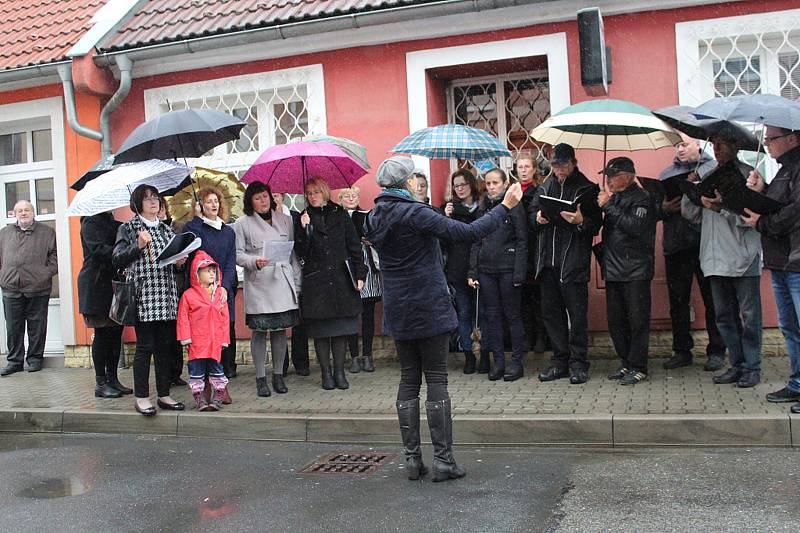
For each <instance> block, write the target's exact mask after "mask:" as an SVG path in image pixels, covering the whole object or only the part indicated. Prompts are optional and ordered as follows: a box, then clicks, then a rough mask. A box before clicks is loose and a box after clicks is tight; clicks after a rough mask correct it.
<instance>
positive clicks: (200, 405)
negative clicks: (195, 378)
mask: <svg viewBox="0 0 800 533" xmlns="http://www.w3.org/2000/svg"><path fill="white" fill-rule="evenodd" d="M192 396H194V403H195V405H196V406H197V410H198V411H209V407H210V406H209V405H208V402H206V396H205V394H203V391H197V392H193V393H192Z"/></svg>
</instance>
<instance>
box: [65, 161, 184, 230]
mask: <svg viewBox="0 0 800 533" xmlns="http://www.w3.org/2000/svg"><path fill="white" fill-rule="evenodd" d="M193 171H194V168H192V167H188V166H186V165H182V164H181V163H178V162H175V161H161V160H159V159H150V160H149V161H142V162H140V163H133V164H130V165H124V166H120V167H118V168H115V169H114V170H111V171H109V172H106V173H105V174H103V175H101V176H100V177H98V178H95V179H93V180H92V181H90V182H89V183H87V184H86V186H85V187H84V188H83V189H82V190H80V191H78V194H76V195H75V198H73V199H72V203H71V204H70V206H69V208H68V209H67V216H70V217H77V216H90V215H96V214H97V213H104V212H106V211H110V210H112V209H116V208H118V207H122V206H126V205H128V204H129V203H130V199H131V192H132V191H133V190H134V189H135V188H136V187H138V186H139V185H143V184H144V185H151V186H153V187H155V188H156V189H157V190H158V191H159V192H162V191H166V190H168V189H171V188H174V187H177V186H178V185H180V184H181V182H182V181H183V180H184V179H185V178H186V176H188V175H189V174H191V173H192V172H193Z"/></svg>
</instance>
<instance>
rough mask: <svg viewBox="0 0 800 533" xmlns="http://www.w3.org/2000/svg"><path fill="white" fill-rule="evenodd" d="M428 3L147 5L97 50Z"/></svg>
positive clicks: (162, 0) (261, 0)
mask: <svg viewBox="0 0 800 533" xmlns="http://www.w3.org/2000/svg"><path fill="white" fill-rule="evenodd" d="M432 1H436V0H149V1H148V2H147V3H146V4H145V5H144V6H143V7H142V8H140V9H139V11H138V12H137V13H136V15H134V16H133V17H132V18H131V19H130V20H129V21H128V22H127V24H125V25H124V26H123V27H122V28H120V29H119V31H118V33H117V34H116V35H115V36H114V37H113V38H112V39H111V40H110V41H107V42H106V43H103V44H102V46H101V47H100V48H101V49H103V50H122V49H127V48H137V47H141V46H147V45H151V44H158V43H167V42H172V41H178V40H181V39H189V38H192V37H201V36H207V35H215V34H223V33H231V32H235V31H237V30H244V29H250V28H258V27H266V26H272V25H276V24H281V23H287V22H293V21H299V20H310V19H316V18H325V17H330V16H334V15H339V14H345V13H348V14H349V13H359V12H364V11H372V10H380V9H385V8H390V7H396V6H403V5H411V4H424V3H428V2H432Z"/></svg>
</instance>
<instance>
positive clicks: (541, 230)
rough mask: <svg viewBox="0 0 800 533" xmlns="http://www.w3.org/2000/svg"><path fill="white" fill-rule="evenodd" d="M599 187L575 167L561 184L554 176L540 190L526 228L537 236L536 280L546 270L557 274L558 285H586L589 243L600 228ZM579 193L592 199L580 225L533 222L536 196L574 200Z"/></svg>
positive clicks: (532, 203) (590, 259)
mask: <svg viewBox="0 0 800 533" xmlns="http://www.w3.org/2000/svg"><path fill="white" fill-rule="evenodd" d="M599 192H600V187H598V186H597V184H596V183H593V182H591V181H589V179H588V178H587V177H586V176H584V175H583V174H582V173H581V171H580V170H578V168H577V167H575V170H574V171H573V172H572V174H570V175H569V176H567V177H566V179H564V182H563V183H560V182H559V181H558V178H556V177H555V176H553V177H551V178H549V179H548V180H547V181H546V182H545V183H544V184H543V185H541V186H540V187H539V195H537V196H535V197H534V198H533V200H532V201H531V204H530V208H529V211H528V217H529V225H530V228H531V230H532V231H536V232H537V234H538V243H537V245H538V251H537V253H536V277H539V274H540V273H541V272H542V270H543V269H544V268H546V267H552V268H554V269H555V271H556V272H558V277H559V280H561V283H588V282H589V273H590V266H591V261H592V240H593V239H594V236H595V235H597V232H598V231H600V226H601V225H602V216H601V214H600V209H599V208H597V206H596V202H597V193H599ZM582 194H589V195H592V196H593V197H594V202H595V205H594V208H593V209H588V210H587V209H584V210H582V212H583V223H582V224H575V225H571V227H569V228H565V227H562V226H560V225H556V224H554V223H553V222H550V223H549V224H539V223H537V222H536V213H538V212H539V196H540V195H545V196H551V197H554V198H562V199H564V200H569V201H574V200H575V199H576V198H577V197H578V196H580V195H582Z"/></svg>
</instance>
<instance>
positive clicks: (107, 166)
mask: <svg viewBox="0 0 800 533" xmlns="http://www.w3.org/2000/svg"><path fill="white" fill-rule="evenodd" d="M114 168H116V167H115V166H114V156H113V155H110V156H108V157H103V158H102V159H98V160H97V162H96V163H95V164H94V165H92V168H90V169H89V170H87V171H86V173H85V174H84V175H83V176H81V177H80V178H78V179H77V180H76V181H75V183H73V184H72V185H71V186H70V189H72V190H75V191H80V190H81V189H83V188H84V187H86V184H87V183H89V182H90V181H92V180H93V179H95V178H96V177H98V176H102V175H103V174H105V173H106V172H108V171H109V170H112V169H114Z"/></svg>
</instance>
